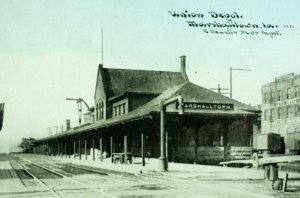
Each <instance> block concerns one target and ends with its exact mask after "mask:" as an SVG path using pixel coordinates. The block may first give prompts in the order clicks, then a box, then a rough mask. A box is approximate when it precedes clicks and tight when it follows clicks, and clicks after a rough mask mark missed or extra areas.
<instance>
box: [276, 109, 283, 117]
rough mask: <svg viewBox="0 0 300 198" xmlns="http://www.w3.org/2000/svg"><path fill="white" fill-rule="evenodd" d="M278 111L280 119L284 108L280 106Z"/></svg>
mask: <svg viewBox="0 0 300 198" xmlns="http://www.w3.org/2000/svg"><path fill="white" fill-rule="evenodd" d="M277 113H278V119H281V114H282V109H281V108H278V111H277Z"/></svg>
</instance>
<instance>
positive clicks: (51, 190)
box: [14, 160, 62, 198]
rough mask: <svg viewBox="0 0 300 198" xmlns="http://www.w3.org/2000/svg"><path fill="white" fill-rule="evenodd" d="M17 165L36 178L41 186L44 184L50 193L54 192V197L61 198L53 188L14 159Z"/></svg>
mask: <svg viewBox="0 0 300 198" xmlns="http://www.w3.org/2000/svg"><path fill="white" fill-rule="evenodd" d="M14 161H15V162H16V163H17V164H18V165H19V166H21V167H22V168H23V170H24V171H25V172H26V173H27V174H29V175H30V176H31V177H32V178H33V179H34V180H36V181H37V182H38V183H39V184H40V185H41V186H44V187H45V188H47V189H48V190H49V191H50V192H51V193H52V194H54V195H55V196H56V197H59V198H62V196H61V195H60V194H59V193H58V192H57V191H56V190H54V189H53V188H51V187H49V186H48V185H47V184H46V183H45V182H43V181H42V180H41V179H39V178H37V177H36V176H34V175H33V174H32V173H31V172H30V171H28V170H27V169H26V167H25V166H24V165H23V164H21V163H19V162H18V161H17V160H14Z"/></svg>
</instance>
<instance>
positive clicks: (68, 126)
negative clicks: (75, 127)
mask: <svg viewBox="0 0 300 198" xmlns="http://www.w3.org/2000/svg"><path fill="white" fill-rule="evenodd" d="M70 129H71V121H70V120H69V119H68V120H66V131H68V130H70Z"/></svg>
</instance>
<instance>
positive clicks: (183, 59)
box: [180, 55, 189, 81]
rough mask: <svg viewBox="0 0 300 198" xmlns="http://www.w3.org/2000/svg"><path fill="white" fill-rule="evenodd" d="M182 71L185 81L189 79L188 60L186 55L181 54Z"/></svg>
mask: <svg viewBox="0 0 300 198" xmlns="http://www.w3.org/2000/svg"><path fill="white" fill-rule="evenodd" d="M180 71H181V73H182V75H183V78H184V80H185V81H189V79H188V76H187V75H186V61H185V56H184V55H183V56H180Z"/></svg>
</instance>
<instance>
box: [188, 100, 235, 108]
mask: <svg viewBox="0 0 300 198" xmlns="http://www.w3.org/2000/svg"><path fill="white" fill-rule="evenodd" d="M183 107H184V109H203V110H233V104H224V103H198V102H185V103H183Z"/></svg>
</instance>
